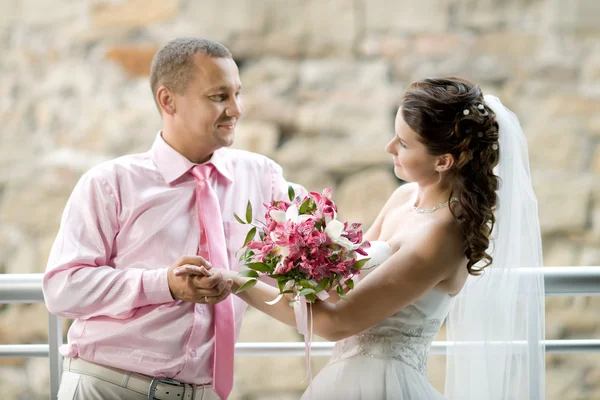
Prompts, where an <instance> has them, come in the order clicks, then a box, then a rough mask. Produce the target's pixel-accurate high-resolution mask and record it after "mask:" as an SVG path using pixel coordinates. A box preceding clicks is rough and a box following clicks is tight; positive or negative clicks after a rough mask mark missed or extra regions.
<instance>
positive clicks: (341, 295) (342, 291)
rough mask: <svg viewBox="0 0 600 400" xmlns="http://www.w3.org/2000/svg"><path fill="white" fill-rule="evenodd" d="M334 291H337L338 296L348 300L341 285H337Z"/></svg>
mask: <svg viewBox="0 0 600 400" xmlns="http://www.w3.org/2000/svg"><path fill="white" fill-rule="evenodd" d="M335 291H336V292H337V294H338V296H340V299H342V300H346V301H348V298H347V297H346V293H344V289H343V288H342V287H341V286H339V285H338V287H337V289H336V290H335Z"/></svg>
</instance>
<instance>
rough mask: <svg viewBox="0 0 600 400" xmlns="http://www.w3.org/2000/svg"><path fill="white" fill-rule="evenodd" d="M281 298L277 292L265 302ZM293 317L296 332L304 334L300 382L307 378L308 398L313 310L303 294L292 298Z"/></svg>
mask: <svg viewBox="0 0 600 400" xmlns="http://www.w3.org/2000/svg"><path fill="white" fill-rule="evenodd" d="M291 287H292V285H289V287H286V289H289V288H291ZM317 297H318V298H319V300H321V301H325V300H327V299H328V298H329V294H328V293H327V292H326V291H322V292H319V293H317ZM282 298H283V294H279V295H278V296H277V297H276V298H275V299H273V300H271V301H267V302H265V303H267V304H269V305H273V304H275V303H277V302H278V301H279V300H281V299H282ZM309 307H310V331H309V329H308V308H309ZM294 317H295V319H296V329H297V330H298V333H299V334H301V335H303V336H304V354H305V357H306V376H305V377H304V380H303V381H302V382H305V381H306V378H308V379H309V386H308V387H309V398H310V397H311V392H310V390H312V368H311V365H310V349H311V344H312V336H313V310H312V303H309V302H307V301H306V297H304V296H296V297H295V298H294Z"/></svg>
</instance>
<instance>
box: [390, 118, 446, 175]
mask: <svg viewBox="0 0 600 400" xmlns="http://www.w3.org/2000/svg"><path fill="white" fill-rule="evenodd" d="M395 131H396V134H395V135H394V138H393V139H392V140H391V141H390V142H389V143H388V144H387V146H386V147H385V151H386V152H388V153H389V154H391V155H392V158H393V159H394V173H395V174H396V176H397V177H398V178H400V179H402V180H403V181H406V182H424V183H425V182H428V181H435V182H437V181H438V179H439V173H438V172H437V171H436V169H435V166H436V163H437V160H438V157H436V156H432V155H431V154H429V153H428V152H427V149H426V147H425V145H424V144H423V143H421V142H420V141H419V140H418V137H419V135H418V133H416V132H415V131H413V130H412V129H411V128H410V126H408V124H407V123H406V121H404V118H403V117H402V107H400V108H399V109H398V113H397V114H396V124H395Z"/></svg>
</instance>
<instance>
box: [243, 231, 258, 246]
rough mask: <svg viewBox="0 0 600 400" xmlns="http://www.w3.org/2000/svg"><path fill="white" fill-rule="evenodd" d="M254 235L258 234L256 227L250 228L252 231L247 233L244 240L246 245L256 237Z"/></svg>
mask: <svg viewBox="0 0 600 400" xmlns="http://www.w3.org/2000/svg"><path fill="white" fill-rule="evenodd" d="M254 236H256V227H254V228H252V229H250V231H249V232H248V234H247V235H246V239H245V240H244V247H246V245H248V243H250V241H251V240H252V239H254Z"/></svg>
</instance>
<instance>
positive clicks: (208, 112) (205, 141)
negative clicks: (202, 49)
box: [173, 54, 242, 152]
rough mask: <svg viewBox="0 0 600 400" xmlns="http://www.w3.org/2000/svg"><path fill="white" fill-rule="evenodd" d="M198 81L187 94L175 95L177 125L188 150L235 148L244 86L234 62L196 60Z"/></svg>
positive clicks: (198, 56)
mask: <svg viewBox="0 0 600 400" xmlns="http://www.w3.org/2000/svg"><path fill="white" fill-rule="evenodd" d="M194 62H195V71H194V78H193V79H192V81H191V82H190V83H189V84H188V87H187V90H186V91H185V93H184V94H174V100H175V113H174V114H173V118H174V125H175V128H176V131H177V132H178V135H181V137H180V138H179V139H180V140H182V142H183V143H185V145H186V146H191V147H194V148H198V147H202V148H203V149H205V150H208V151H211V152H212V151H215V150H217V149H219V148H221V147H227V146H231V144H232V143H233V139H234V136H235V126H236V124H237V121H238V119H239V118H240V117H241V115H242V104H241V98H240V91H241V88H242V84H241V82H240V75H239V71H238V68H237V65H236V64H235V62H234V61H233V60H232V59H231V58H215V57H210V56H207V55H205V54H196V55H195V56H194Z"/></svg>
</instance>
